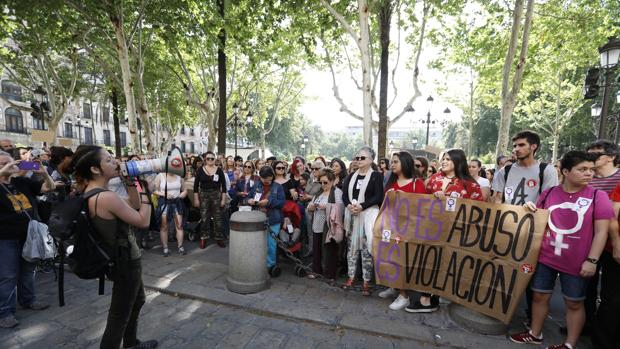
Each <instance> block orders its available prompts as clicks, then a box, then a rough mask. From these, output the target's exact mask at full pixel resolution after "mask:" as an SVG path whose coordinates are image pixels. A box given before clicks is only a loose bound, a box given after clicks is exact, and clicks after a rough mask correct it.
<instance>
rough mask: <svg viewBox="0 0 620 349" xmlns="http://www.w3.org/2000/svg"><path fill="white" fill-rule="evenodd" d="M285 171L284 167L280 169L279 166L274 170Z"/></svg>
mask: <svg viewBox="0 0 620 349" xmlns="http://www.w3.org/2000/svg"><path fill="white" fill-rule="evenodd" d="M285 169H286V167H280V166H278V167H276V170H285Z"/></svg>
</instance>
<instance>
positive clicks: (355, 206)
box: [342, 146, 383, 296]
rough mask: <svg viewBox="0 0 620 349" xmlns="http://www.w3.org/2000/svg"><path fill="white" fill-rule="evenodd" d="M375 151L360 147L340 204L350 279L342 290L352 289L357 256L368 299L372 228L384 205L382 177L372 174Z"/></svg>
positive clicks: (370, 273)
mask: <svg viewBox="0 0 620 349" xmlns="http://www.w3.org/2000/svg"><path fill="white" fill-rule="evenodd" d="M374 158H375V151H374V150H373V149H372V148H370V147H368V146H365V147H362V148H361V149H360V150H359V151H358V152H357V155H356V156H355V163H356V164H357V167H358V169H357V170H356V171H355V172H353V173H351V174H350V175H349V176H348V177H347V179H345V181H344V184H343V186H342V187H343V195H342V201H343V202H344V205H345V206H346V208H347V209H346V210H345V220H344V228H345V231H346V232H347V236H348V238H349V252H348V256H347V257H348V258H347V259H348V265H349V268H348V274H349V279H348V280H347V281H346V282H345V283H344V285H343V286H342V287H343V288H344V289H348V288H350V287H351V286H352V285H353V282H354V279H355V269H356V266H357V259H358V253H359V255H361V258H362V278H363V279H364V284H363V286H362V294H363V295H364V296H370V280H371V278H372V270H373V269H372V267H373V266H372V254H371V251H372V228H373V225H374V223H375V220H376V218H377V215H378V214H379V206H380V205H381V203H382V202H383V175H382V174H381V173H380V172H377V171H373V170H372V168H371V165H372V163H373V160H374Z"/></svg>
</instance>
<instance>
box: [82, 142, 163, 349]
mask: <svg viewBox="0 0 620 349" xmlns="http://www.w3.org/2000/svg"><path fill="white" fill-rule="evenodd" d="M73 163H74V164H75V176H76V179H77V180H78V183H79V184H80V185H81V186H83V187H84V194H85V196H86V195H87V194H88V193H89V192H91V191H93V190H99V191H101V192H100V193H98V194H95V195H92V196H90V197H89V198H88V199H87V200H88V211H89V215H90V218H91V224H92V226H93V228H94V229H95V230H96V231H97V233H98V234H99V235H100V236H101V237H102V239H103V241H104V243H105V244H106V245H108V246H116V253H117V256H116V258H115V263H114V268H113V270H112V271H111V272H110V274H109V276H110V278H111V279H112V280H113V281H114V286H113V288H112V300H111V302H110V310H109V313H108V321H107V323H106V328H105V331H104V333H103V337H102V339H101V348H118V347H120V344H121V341H122V342H123V346H124V347H125V348H130V347H131V348H155V347H156V346H157V341H154V340H151V341H147V342H140V341H139V340H138V339H137V338H136V334H137V329H138V316H139V314H140V309H142V306H143V305H144V302H145V295H144V287H143V284H142V264H141V254H140V249H139V247H138V244H137V242H136V237H135V236H134V234H133V232H132V231H131V229H129V226H134V227H138V228H147V227H148V226H149V220H150V217H151V203H150V201H149V197H148V194H146V193H145V192H142V193H140V202H141V205H140V210H139V211H136V210H135V209H133V208H131V207H130V206H129V204H128V203H127V202H126V201H125V200H123V199H122V198H121V197H120V196H118V194H116V193H115V192H112V191H109V190H108V189H107V186H108V182H109V180H110V179H112V178H115V177H118V175H119V165H118V163H117V162H116V160H115V159H114V158H113V157H112V156H111V155H110V153H108V152H107V151H106V150H105V149H103V148H101V147H92V148H82V149H80V150H78V151H76V153H75V155H74V158H73Z"/></svg>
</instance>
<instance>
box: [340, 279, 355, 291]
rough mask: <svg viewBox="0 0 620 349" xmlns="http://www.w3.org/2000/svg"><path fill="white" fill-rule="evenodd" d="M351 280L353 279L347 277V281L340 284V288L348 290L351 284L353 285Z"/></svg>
mask: <svg viewBox="0 0 620 349" xmlns="http://www.w3.org/2000/svg"><path fill="white" fill-rule="evenodd" d="M353 281H354V279H348V280H347V281H345V283H344V284H342V289H343V290H348V289H350V288H351V286H353Z"/></svg>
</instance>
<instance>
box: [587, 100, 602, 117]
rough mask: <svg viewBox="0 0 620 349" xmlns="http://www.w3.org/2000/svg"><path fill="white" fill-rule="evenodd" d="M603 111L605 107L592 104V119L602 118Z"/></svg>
mask: <svg viewBox="0 0 620 349" xmlns="http://www.w3.org/2000/svg"><path fill="white" fill-rule="evenodd" d="M602 110H603V107H601V105H600V104H598V103H594V104H592V107H591V108H590V114H591V115H592V117H599V116H601V112H602Z"/></svg>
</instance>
